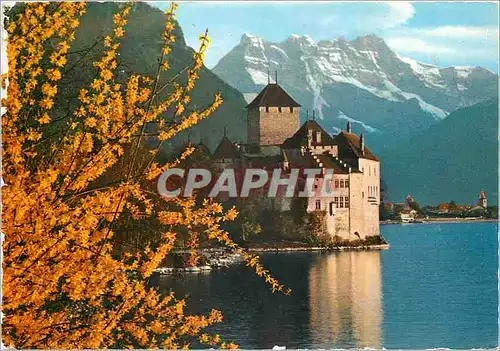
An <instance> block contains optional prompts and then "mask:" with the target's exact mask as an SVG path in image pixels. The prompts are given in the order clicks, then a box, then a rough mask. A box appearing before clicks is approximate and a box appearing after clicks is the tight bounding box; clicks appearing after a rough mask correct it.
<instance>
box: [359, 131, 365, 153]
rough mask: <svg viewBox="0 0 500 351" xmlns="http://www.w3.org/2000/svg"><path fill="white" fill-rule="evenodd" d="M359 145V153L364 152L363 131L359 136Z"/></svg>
mask: <svg viewBox="0 0 500 351" xmlns="http://www.w3.org/2000/svg"><path fill="white" fill-rule="evenodd" d="M359 147H360V149H361V153H362V154H363V155H364V154H365V138H364V137H363V133H361V135H360V136H359Z"/></svg>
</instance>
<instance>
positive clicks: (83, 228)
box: [2, 2, 283, 349]
mask: <svg viewBox="0 0 500 351" xmlns="http://www.w3.org/2000/svg"><path fill="white" fill-rule="evenodd" d="M20 6H21V11H20V12H19V13H18V14H16V15H14V16H13V17H11V18H10V20H9V21H8V24H7V28H6V30H7V32H8V38H7V54H8V73H7V74H6V76H3V77H2V84H3V87H4V88H5V87H7V92H8V95H7V98H5V99H4V100H2V104H3V106H5V107H6V109H7V110H6V111H7V112H6V113H5V114H4V115H3V116H2V134H3V145H2V162H3V165H2V173H3V178H4V181H5V183H6V186H5V187H3V189H2V232H3V233H4V234H5V236H6V238H5V242H4V244H3V249H4V260H3V280H2V284H3V306H2V309H3V326H2V334H3V335H2V336H3V343H4V344H5V345H8V346H13V347H15V348H45V349H57V348H65V349H75V348H109V347H124V348H127V347H130V348H132V347H133V348H168V349H172V348H179V347H189V345H190V342H192V340H195V339H197V340H198V341H200V342H202V343H205V344H208V345H212V346H216V347H221V348H233V347H236V345H234V344H232V343H224V342H223V341H221V339H220V337H219V336H218V335H208V334H206V333H205V332H204V329H205V328H206V327H207V326H209V325H211V324H213V323H216V322H220V321H221V320H222V315H221V313H220V312H219V311H216V310H212V312H211V313H210V314H209V315H206V316H204V315H202V316H198V315H186V314H185V313H184V307H185V301H184V300H182V299H177V298H176V297H175V296H174V295H173V294H170V295H167V296H163V295H161V294H160V293H159V292H158V291H157V290H156V289H155V288H151V287H148V285H147V279H148V278H149V277H150V276H151V274H152V272H153V271H154V269H155V268H156V267H157V266H158V265H159V264H160V263H161V261H162V260H163V259H164V258H165V256H166V255H168V254H169V253H170V252H171V250H172V249H173V246H174V244H175V241H176V233H177V232H178V230H181V229H182V230H187V231H188V233H189V247H190V248H191V249H192V258H191V261H192V263H193V264H194V263H196V262H197V254H196V249H197V243H198V240H199V238H200V236H205V237H208V238H209V239H213V240H216V241H218V242H220V243H223V244H225V245H227V246H228V247H230V248H232V249H233V250H235V251H236V252H239V253H241V254H242V255H243V257H244V259H245V260H246V262H247V265H249V266H251V267H253V268H254V269H255V270H256V272H257V274H258V275H260V276H262V277H264V279H265V280H266V281H267V282H268V283H269V284H270V286H271V288H272V289H273V290H274V291H276V290H277V291H282V290H283V286H282V285H280V284H279V283H278V282H277V281H276V280H275V279H274V278H273V277H271V276H270V274H269V273H268V271H266V270H264V269H263V267H262V266H261V265H260V264H259V262H258V260H257V257H255V256H252V255H250V254H248V253H246V252H245V251H243V250H242V249H241V248H239V247H238V246H237V245H236V244H234V243H233V242H232V241H231V240H230V239H229V236H228V234H227V233H226V232H224V231H223V230H221V229H220V224H221V223H222V222H225V221H232V220H233V219H234V218H235V217H236V215H237V213H236V211H235V210H234V209H232V210H230V211H228V212H224V211H223V209H222V207H221V205H220V204H217V203H214V202H212V201H208V200H206V201H204V203H203V205H202V206H197V205H196V203H195V201H194V200H193V199H183V198H176V199H172V200H169V202H171V204H170V205H169V206H168V207H167V208H168V210H165V207H162V209H159V208H158V206H157V202H156V201H153V200H152V196H153V195H156V194H151V192H150V191H149V190H147V189H146V188H145V186H144V185H143V184H144V183H146V181H147V180H150V181H152V180H154V179H155V178H157V177H158V176H159V175H160V174H161V172H163V171H164V170H166V169H167V168H168V167H172V166H174V165H176V164H177V163H179V162H182V160H183V159H184V158H186V157H188V156H189V155H190V154H191V153H192V152H193V148H191V147H188V148H187V149H186V150H185V152H184V153H183V154H182V156H181V157H180V158H179V159H178V160H175V161H174V162H172V163H169V164H157V163H156V162H155V160H156V157H155V156H156V155H157V152H158V150H159V149H160V148H161V146H162V144H163V142H164V141H166V140H169V139H171V138H172V137H174V136H175V135H176V134H177V133H179V132H180V131H182V130H184V129H187V128H189V127H190V126H192V125H194V124H195V123H197V122H198V121H200V120H201V119H204V118H207V117H208V116H209V115H210V114H211V113H212V112H213V111H214V110H215V109H217V108H218V107H219V106H220V105H221V103H222V98H221V96H220V95H218V94H217V95H215V97H214V100H213V103H212V104H211V105H210V106H208V107H207V108H206V109H203V110H194V111H193V110H190V111H189V112H187V110H188V109H186V106H187V105H188V104H189V102H190V92H191V91H192V89H193V88H194V86H195V82H196V80H197V79H198V74H199V71H200V69H201V68H202V66H203V56H204V52H205V50H206V48H207V45H208V43H209V38H208V35H207V33H205V34H204V35H202V36H200V42H201V44H200V49H199V50H198V51H196V52H195V53H194V55H193V62H192V64H190V66H189V67H188V68H187V70H186V72H187V73H186V74H187V79H186V80H185V82H184V83H183V84H179V83H177V82H176V81H169V82H168V88H169V91H170V93H169V94H168V96H167V97H166V98H163V99H159V93H160V92H161V91H164V90H165V89H166V86H165V84H162V83H161V79H160V78H161V76H162V74H163V73H164V72H165V71H166V70H168V69H169V64H168V62H169V61H168V57H169V54H170V52H171V50H172V45H173V43H174V42H175V39H176V38H175V35H174V29H175V20H174V11H175V8H176V5H175V4H172V6H171V8H170V10H169V11H167V12H166V13H165V31H164V33H163V41H164V42H163V49H162V55H161V57H160V58H159V60H158V70H157V73H156V76H153V77H147V76H139V75H130V76H129V77H128V78H127V80H126V82H125V83H119V81H118V80H117V79H116V77H115V69H116V67H117V60H116V57H117V52H118V49H119V46H120V38H121V37H122V36H123V35H124V31H125V29H126V24H127V16H128V14H129V12H130V9H131V6H133V5H130V4H122V6H121V8H120V12H119V13H116V14H115V15H114V28H113V32H112V35H110V36H106V37H105V38H103V44H104V47H105V51H104V53H103V55H102V57H101V58H100V60H98V61H97V62H95V63H94V67H95V69H96V72H97V73H96V78H95V79H93V80H91V83H90V85H89V86H88V88H87V89H82V90H81V91H80V93H79V105H78V106H77V108H76V109H75V110H74V111H72V113H70V114H68V115H67V116H63V117H60V116H55V114H54V113H53V105H54V98H55V96H56V95H57V93H58V86H59V85H58V83H59V81H60V80H61V78H62V76H63V74H64V70H65V66H66V61H67V55H68V52H69V50H70V44H71V42H72V41H73V40H74V33H75V29H76V28H78V26H79V20H80V18H81V16H83V15H84V13H85V4H84V3H81V2H72V3H69V2H60V3H55V2H53V3H26V4H21V5H20ZM166 112H171V114H172V118H170V119H167V118H165V114H166ZM152 122H156V125H157V128H158V133H157V135H158V136H157V138H158V140H159V142H158V146H157V147H156V149H152V150H147V151H145V150H144V139H145V138H146V137H147V136H146V133H145V129H146V126H147V124H149V123H152ZM55 125H57V126H58V128H55V127H54V126H55ZM61 126H62V127H61ZM144 153H146V154H147V155H148V157H144V156H143V154H144ZM123 161H126V162H123ZM117 165H121V166H120V167H117ZM111 168H113V172H114V173H116V172H117V169H118V173H119V174H118V175H119V177H118V178H116V174H115V178H116V179H114V181H113V182H109V183H108V184H102V181H101V180H102V179H103V177H104V178H105V176H106V172H109V171H110V169H111ZM123 216H128V217H129V218H130V217H131V218H137V219H141V220H143V219H144V218H156V219H158V220H159V221H160V222H161V223H162V224H163V225H164V231H163V232H162V233H161V237H162V240H161V243H160V245H158V246H157V247H155V248H149V247H148V248H146V250H144V252H137V253H128V254H123V255H121V256H120V257H118V258H117V257H116V256H115V255H112V252H113V243H114V242H113V240H112V239H113V236H114V233H115V229H116V227H115V226H114V224H115V223H116V222H118V221H119V219H120V218H121V217H123Z"/></svg>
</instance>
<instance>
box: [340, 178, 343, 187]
mask: <svg viewBox="0 0 500 351" xmlns="http://www.w3.org/2000/svg"><path fill="white" fill-rule="evenodd" d="M340 187H341V188H343V187H344V180H343V179H341V180H340Z"/></svg>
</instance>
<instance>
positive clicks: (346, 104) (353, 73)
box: [212, 33, 497, 150]
mask: <svg viewBox="0 0 500 351" xmlns="http://www.w3.org/2000/svg"><path fill="white" fill-rule="evenodd" d="M268 70H270V71H274V70H277V71H278V72H279V75H278V81H279V84H280V85H282V86H283V87H284V88H285V90H287V91H288V92H289V93H290V94H291V95H292V96H293V97H294V98H295V99H296V100H297V101H299V102H300V103H301V104H302V105H303V106H304V108H305V109H311V108H313V109H316V111H317V112H318V116H319V121H320V122H321V123H322V125H323V126H324V127H325V128H326V129H327V130H328V131H329V132H331V133H332V132H336V131H338V129H339V128H341V127H342V125H343V120H342V117H343V116H347V117H349V118H351V119H352V120H354V121H358V122H359V123H357V125H358V127H357V128H358V132H367V133H368V134H371V137H372V140H373V143H374V144H375V146H374V148H375V149H376V150H377V149H378V150H380V149H383V148H385V147H388V146H390V145H391V144H394V142H395V141H397V140H399V139H401V138H403V139H404V138H408V137H411V136H412V135H414V134H415V133H418V132H419V131H422V130H425V129H427V128H429V127H430V126H431V125H433V124H435V123H437V122H438V121H440V120H442V119H443V118H446V116H447V115H448V114H449V112H451V111H453V110H455V109H457V108H460V107H464V106H470V105H473V104H475V103H478V102H481V101H483V100H484V99H487V98H489V97H493V96H496V94H497V76H496V75H495V74H494V73H492V72H490V71H489V70H486V69H483V68H481V67H462V66H453V67H446V68H438V67H436V66H434V65H430V64H426V63H421V62H418V61H415V60H412V59H409V58H405V57H402V56H400V55H398V54H397V53H395V52H394V51H392V50H391V49H390V48H389V46H388V45H387V44H386V43H385V41H384V40H383V39H382V38H379V37H377V36H375V35H366V36H361V37H358V38H355V39H353V40H346V39H344V38H338V39H335V40H321V41H319V42H315V41H314V40H312V39H311V37H310V36H307V35H305V36H300V35H291V36H290V37H288V38H287V39H285V40H283V41H281V42H269V41H266V40H264V39H263V38H261V37H258V36H254V35H251V34H248V33H245V34H243V35H242V36H241V39H240V43H239V44H238V45H237V46H235V47H234V48H233V49H232V50H231V51H230V52H229V53H228V54H226V55H225V56H224V57H222V58H221V60H220V61H219V63H218V64H217V65H216V66H215V67H214V68H213V69H212V71H213V72H214V73H215V74H217V75H218V76H219V77H221V78H222V79H223V80H224V81H226V82H227V83H228V84H229V85H231V86H233V87H235V88H236V89H238V90H239V91H240V92H242V93H243V95H244V96H246V97H247V99H248V98H250V97H251V96H252V94H255V93H258V92H259V91H260V90H261V89H262V88H263V86H265V84H267V82H268V80H269V77H268V73H267V72H268ZM271 80H274V79H271ZM303 110H304V109H303ZM301 117H302V119H305V113H304V111H303V113H302V116H301ZM363 125H364V126H369V128H365V127H363Z"/></svg>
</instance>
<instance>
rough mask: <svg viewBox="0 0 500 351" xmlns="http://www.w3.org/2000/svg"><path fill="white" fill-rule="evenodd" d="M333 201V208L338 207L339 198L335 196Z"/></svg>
mask: <svg viewBox="0 0 500 351" xmlns="http://www.w3.org/2000/svg"><path fill="white" fill-rule="evenodd" d="M333 201H334V203H335V207H339V198H338V197H337V196H335V197H334V198H333Z"/></svg>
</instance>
